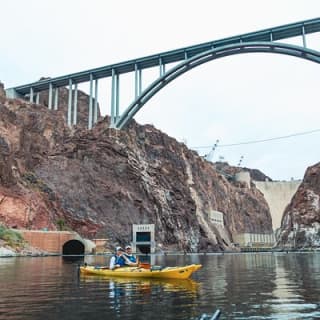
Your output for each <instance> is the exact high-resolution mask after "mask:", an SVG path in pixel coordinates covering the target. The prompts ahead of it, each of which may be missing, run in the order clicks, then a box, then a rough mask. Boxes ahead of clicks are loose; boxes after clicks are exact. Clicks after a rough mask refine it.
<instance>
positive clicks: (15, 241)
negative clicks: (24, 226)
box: [0, 225, 24, 247]
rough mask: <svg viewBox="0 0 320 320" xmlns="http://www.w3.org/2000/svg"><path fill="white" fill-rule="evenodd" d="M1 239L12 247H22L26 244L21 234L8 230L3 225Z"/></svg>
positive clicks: (0, 226)
mask: <svg viewBox="0 0 320 320" xmlns="http://www.w3.org/2000/svg"><path fill="white" fill-rule="evenodd" d="M0 239H2V240H4V241H5V242H6V243H7V244H8V245H9V246H11V247H12V246H19V245H22V244H23V242H24V239H23V237H22V235H21V234H20V233H19V232H17V231H14V230H12V229H8V228H6V227H4V226H2V225H0Z"/></svg>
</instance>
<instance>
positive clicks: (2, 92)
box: [0, 81, 6, 98]
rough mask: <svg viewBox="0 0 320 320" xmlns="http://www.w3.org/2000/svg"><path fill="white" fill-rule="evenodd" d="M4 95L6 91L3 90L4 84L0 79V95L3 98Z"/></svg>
mask: <svg viewBox="0 0 320 320" xmlns="http://www.w3.org/2000/svg"><path fill="white" fill-rule="evenodd" d="M5 96H6V92H5V90H4V84H3V83H2V82H1V81H0V97H2V98H4V97H5Z"/></svg>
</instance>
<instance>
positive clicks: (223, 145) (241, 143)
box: [191, 129, 320, 149]
mask: <svg viewBox="0 0 320 320" xmlns="http://www.w3.org/2000/svg"><path fill="white" fill-rule="evenodd" d="M316 132H320V129H315V130H310V131H304V132H297V133H293V134H289V135H286V136H280V137H273V138H268V139H262V140H251V141H246V142H239V143H230V144H219V145H217V146H216V148H224V147H234V146H240V145H244V144H254V143H262V142H268V141H274V140H280V139H288V138H292V137H297V136H303V135H307V134H311V133H316ZM191 148H194V149H207V148H212V146H199V147H191Z"/></svg>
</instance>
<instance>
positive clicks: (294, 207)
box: [277, 162, 320, 249]
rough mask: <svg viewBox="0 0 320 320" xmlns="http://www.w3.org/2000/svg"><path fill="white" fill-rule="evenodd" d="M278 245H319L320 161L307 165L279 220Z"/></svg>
mask: <svg viewBox="0 0 320 320" xmlns="http://www.w3.org/2000/svg"><path fill="white" fill-rule="evenodd" d="M277 245H278V247H284V248H298V249H299V248H306V247H320V162H319V163H317V164H315V165H314V166H312V167H309V168H308V169H307V171H306V173H305V176H304V179H303V181H302V183H301V185H300V186H299V188H298V190H297V192H296V194H295V195H294V197H293V198H292V201H291V203H290V204H289V206H288V207H287V208H286V210H285V213H284V215H283V218H282V222H281V230H280V234H279V240H278V244H277Z"/></svg>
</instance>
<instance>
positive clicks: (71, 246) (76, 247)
mask: <svg viewBox="0 0 320 320" xmlns="http://www.w3.org/2000/svg"><path fill="white" fill-rule="evenodd" d="M62 254H64V255H71V254H79V255H82V254H84V244H83V243H82V242H81V241H79V240H69V241H67V242H66V243H65V244H64V245H63V247H62Z"/></svg>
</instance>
